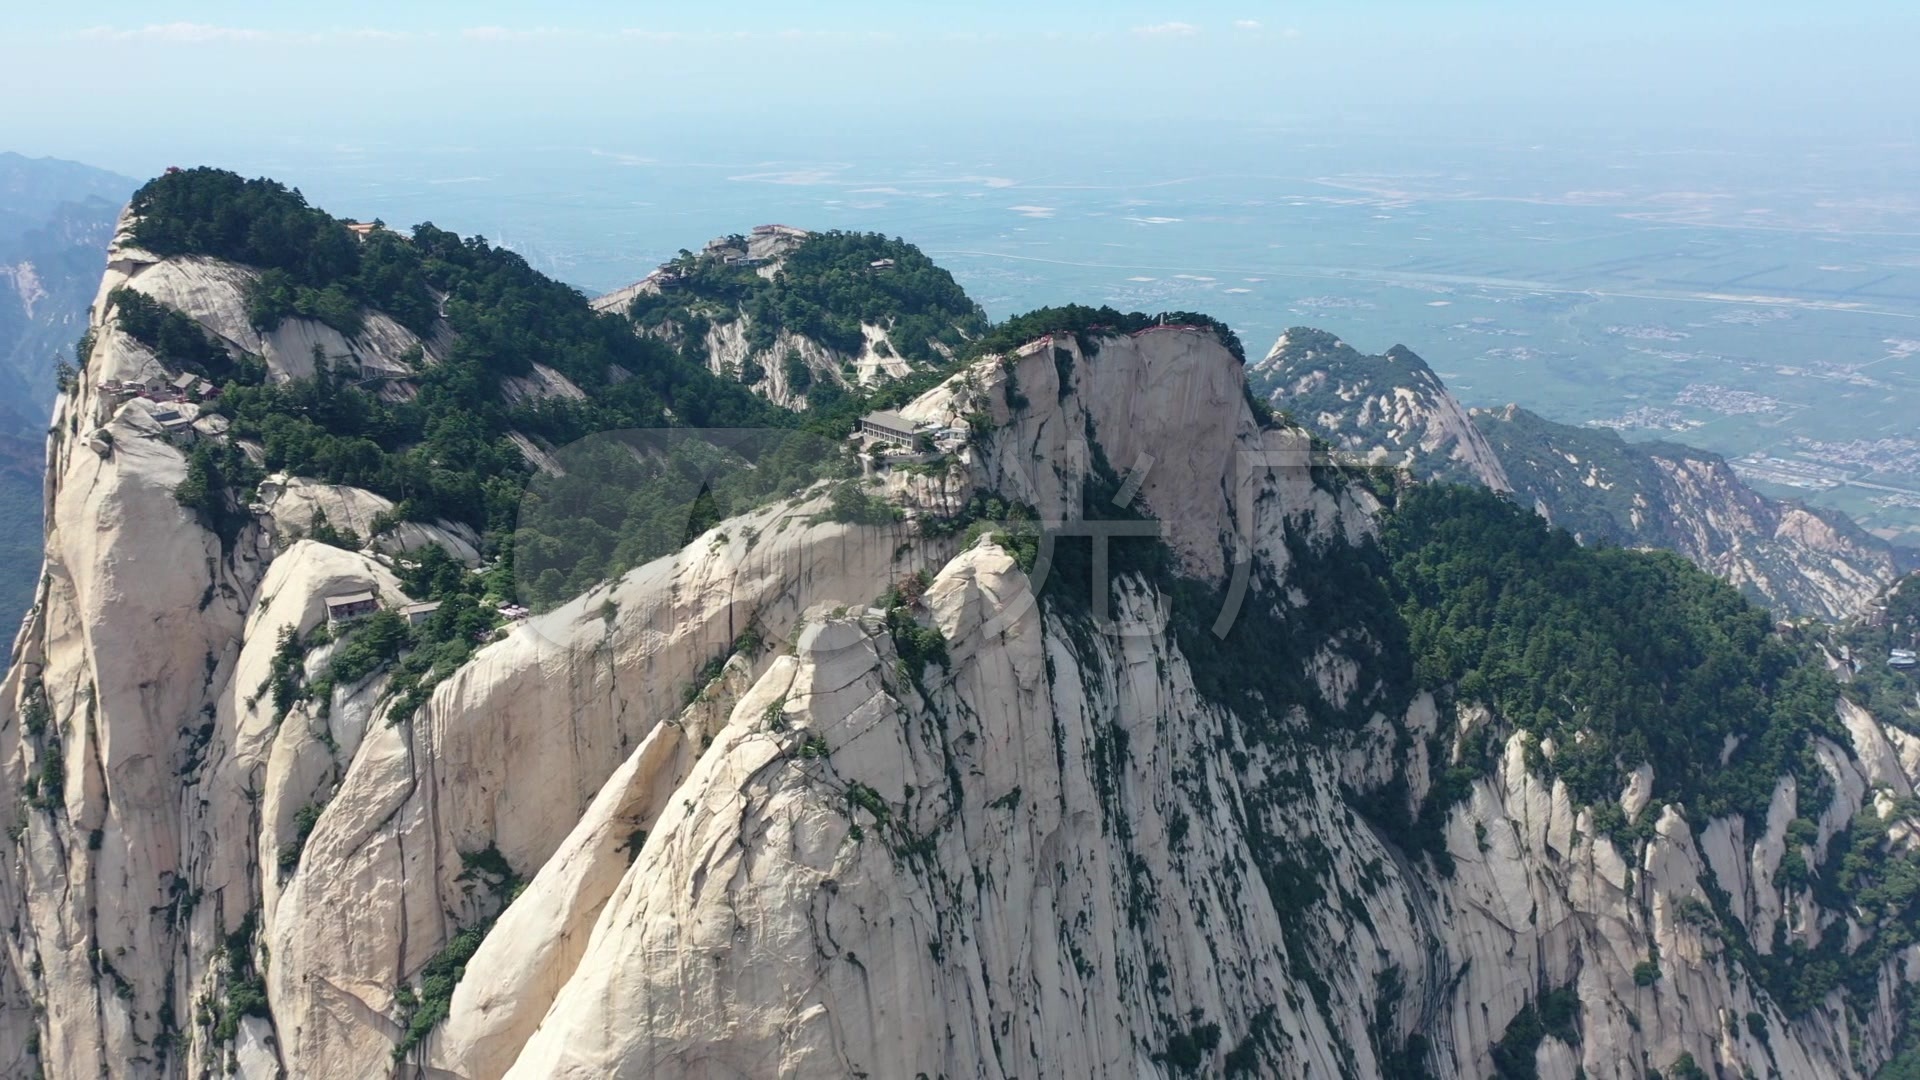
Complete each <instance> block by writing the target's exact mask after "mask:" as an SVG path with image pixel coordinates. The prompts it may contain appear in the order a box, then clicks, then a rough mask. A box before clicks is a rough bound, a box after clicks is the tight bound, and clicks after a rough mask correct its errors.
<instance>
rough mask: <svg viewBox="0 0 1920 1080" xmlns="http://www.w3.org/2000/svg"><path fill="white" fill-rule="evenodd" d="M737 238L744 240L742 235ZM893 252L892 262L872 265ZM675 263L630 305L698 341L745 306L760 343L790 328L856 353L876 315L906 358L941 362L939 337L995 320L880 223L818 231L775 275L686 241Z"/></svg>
mask: <svg viewBox="0 0 1920 1080" xmlns="http://www.w3.org/2000/svg"><path fill="white" fill-rule="evenodd" d="M736 240H737V241H738V242H739V243H740V244H741V245H742V247H744V240H740V239H739V238H736ZM886 260H891V262H892V265H890V266H883V267H876V266H874V265H873V264H874V263H876V262H883V261H886ZM667 270H668V271H669V272H670V274H671V275H672V277H671V280H670V281H668V282H667V283H666V284H665V285H664V286H663V288H662V289H661V291H660V292H659V293H658V294H652V295H641V296H639V297H637V298H635V300H634V301H633V304H632V306H631V307H630V308H629V310H628V313H629V315H630V316H631V317H632V318H633V320H634V321H635V322H637V323H639V324H640V325H641V326H644V327H649V328H657V327H660V326H663V325H664V324H666V323H667V322H669V321H671V322H673V323H675V324H677V325H678V326H679V327H680V328H681V330H682V333H683V335H684V338H685V339H686V340H687V343H688V347H690V348H696V349H703V348H704V346H703V345H701V344H699V343H698V339H701V338H704V336H705V334H706V328H707V326H708V325H710V323H711V322H712V321H721V322H725V321H728V320H730V319H732V318H733V317H734V316H735V313H736V312H744V313H745V314H746V316H747V318H748V329H747V344H748V346H749V347H750V348H751V349H753V351H755V352H762V351H764V350H767V349H770V348H772V347H773V344H774V340H775V338H776V337H777V335H778V333H779V331H780V330H783V329H784V330H788V331H791V332H792V333H795V334H798V335H800V336H802V337H806V338H810V339H812V340H814V341H817V342H819V343H821V344H822V345H825V346H827V347H828V348H830V349H833V350H835V351H836V352H839V353H842V354H845V355H853V354H857V353H859V352H860V351H861V350H862V349H863V348H865V345H866V335H865V334H864V333H863V332H862V330H861V324H862V323H870V324H875V325H879V326H884V327H888V328H889V337H890V339H891V340H892V342H893V344H894V346H895V347H896V348H897V349H898V350H899V352H900V355H901V356H902V357H904V358H905V359H907V360H911V361H918V362H921V363H936V362H938V361H940V360H942V359H944V357H943V356H942V355H941V353H940V352H939V350H938V349H936V346H941V347H944V348H945V349H947V350H948V351H949V352H952V351H955V350H958V349H959V348H960V347H962V346H963V345H965V343H966V341H967V340H968V339H969V338H970V337H975V336H978V335H979V334H980V333H981V332H982V331H984V330H985V329H986V326H987V320H986V316H985V314H984V313H983V312H982V311H981V310H980V306H979V305H978V304H976V303H974V302H973V300H972V299H971V298H970V297H968V296H967V294H966V290H964V289H962V288H961V287H960V285H959V284H958V283H957V282H955V281H954V280H953V275H952V274H949V273H948V272H947V271H945V270H942V269H941V268H940V267H938V266H936V265H934V262H933V260H932V259H929V258H927V256H926V255H925V253H923V252H922V251H921V250H920V249H919V248H917V247H914V246H913V245H912V244H909V243H907V242H906V241H904V240H900V239H897V238H895V239H888V238H887V237H884V236H881V235H880V234H878V233H854V232H821V233H814V234H812V235H811V236H808V237H807V238H806V239H805V240H803V241H801V242H800V243H799V245H798V246H797V247H795V248H794V250H793V251H791V252H790V253H788V254H787V256H786V258H785V259H784V261H783V262H782V265H781V268H780V271H779V272H778V273H777V274H775V275H774V276H773V278H772V279H771V280H768V279H766V278H763V277H761V276H760V275H759V274H758V273H757V272H756V271H755V269H754V267H752V266H749V265H745V264H742V263H731V264H730V263H728V262H726V261H725V259H723V258H722V257H721V256H720V255H719V254H701V255H694V254H693V253H691V252H686V251H683V252H681V253H680V257H679V258H677V259H675V260H674V261H673V262H671V263H668V264H667ZM699 359H701V360H704V356H700V357H699ZM797 361H798V357H796V356H793V355H789V356H788V357H787V358H786V361H785V363H786V374H787V379H788V383H789V385H790V386H793V387H794V388H795V390H796V392H798V393H801V394H806V393H807V392H808V389H809V384H810V383H811V382H812V376H811V373H809V372H808V371H807V369H806V366H805V365H804V364H798V363H797ZM796 366H797V368H798V370H796ZM742 374H743V376H744V374H745V373H744V372H743V373H742ZM748 381H749V382H753V381H757V380H748ZM812 404H814V405H816V406H818V405H819V404H820V403H819V402H817V401H815V402H812Z"/></svg>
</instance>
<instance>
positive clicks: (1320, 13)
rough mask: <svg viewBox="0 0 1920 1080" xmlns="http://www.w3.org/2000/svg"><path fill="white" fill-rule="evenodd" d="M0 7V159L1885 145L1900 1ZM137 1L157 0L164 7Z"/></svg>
mask: <svg viewBox="0 0 1920 1080" xmlns="http://www.w3.org/2000/svg"><path fill="white" fill-rule="evenodd" d="M1567 7H1568V5H1563V4H1552V5H1548V4H1541V3H1539V2H1538V0H1528V2H1509V0H1337V2H1335V0H1290V2H1273V0H1265V2H1262V0H1191V2H1183V0H1124V2H1118V3H1096V2H1088V0H1043V2H1035V0H1024V2H1023V0H973V2H970V3H966V4H947V3H901V2H898V0H894V2H888V3H881V2H874V0H839V2H828V0H821V2H815V3H810V4H805V5H799V4H793V3H790V2H774V0H733V2H730V3H727V4H695V3H687V2H684V0H682V2H677V3H671V4H667V3H655V2H639V3H635V2H632V0H629V2H625V3H614V2H601V0H590V2H554V3H547V4H541V5H526V4H506V3H500V2H497V0H468V2H460V3H452V2H438V0H426V2H411V0H410V2H408V3H405V4H400V3H394V2H392V0H384V2H372V0H332V2H329V3H326V4H311V3H302V4H293V3H288V4H273V5H262V4H258V3H237V2H212V0H203V2H198V3H173V4H164V5H155V4H152V3H150V2H143V3H127V2H122V0H93V2H89V3H87V4H80V5H74V4H56V3H51V2H45V0H14V2H13V3H10V4H8V5H7V8H8V11H7V14H6V15H5V16H4V22H5V24H6V29H5V33H4V34H0V101H6V102H8V105H7V107H6V108H5V110H4V116H3V117H0V149H13V150H17V151H20V152H23V153H28V154H49V155H55V156H62V157H70V158H75V159H78V160H84V161H88V162H89V163H93V164H98V165H102V166H104V167H108V168H117V169H120V170H122V171H126V172H130V173H134V174H136V175H144V174H150V173H152V172H154V171H156V169H157V168H158V167H163V166H164V165H165V164H167V163H170V162H172V161H175V160H182V159H191V160H200V159H204V158H208V157H217V156H219V154H220V153H221V152H222V151H223V150H229V149H231V148H232V147H234V146H238V145H246V144H248V143H250V142H257V141H259V140H272V139H286V138H296V137H297V138H305V139H312V140H336V141H342V140H345V141H361V142H382V143H388V144H409V145H426V144H430V143H433V142H435V141H454V142H463V143H472V142H476V141H479V142H485V143H487V144H489V145H497V146H500V147H510V146H533V145H539V144H540V143H542V142H551V141H567V142H582V141H588V140H604V138H605V137H606V136H607V135H609V134H613V135H618V136H621V137H623V138H627V139H630V140H633V141H636V142H645V141H648V140H655V141H664V140H674V141H676V142H679V143H682V144H686V143H690V142H693V141H697V140H703V139H704V140H708V141H711V142H714V143H725V142H728V141H735V142H737V141H740V140H752V139H765V140H769V141H784V142H786V143H789V144H796V143H805V142H806V141H809V140H811V141H814V142H816V143H819V142H832V141H834V140H847V139H865V140H869V141H872V140H880V139H886V138H898V137H902V136H903V135H911V136H915V137H931V138H935V139H940V140H951V141H952V142H954V143H955V144H968V145H988V144H992V143H993V142H995V141H996V140H1004V141H1008V142H1020V143H1022V144H1024V145H1027V146H1029V147H1032V146H1036V145H1045V144H1046V143H1047V142H1048V141H1049V140H1060V141H1062V142H1063V143H1065V142H1069V141H1072V140H1086V139H1101V138H1106V139H1109V141H1110V140H1111V139H1112V138H1116V137H1119V136H1122V135H1127V134H1135V133H1139V132H1142V131H1151V132H1155V133H1160V134H1177V135H1178V136H1180V137H1181V138H1191V139H1198V140H1216V141H1218V140H1230V139H1231V138H1232V137H1233V136H1234V134H1235V132H1236V131H1240V130H1245V129H1247V128H1249V127H1254V126H1267V127H1274V126H1287V127H1298V128H1301V129H1303V130H1311V129H1314V128H1319V129H1323V130H1343V129H1367V130H1371V131H1379V132H1384V133H1391V132H1393V131H1396V130H1402V131H1405V132H1408V133H1409V134H1419V135H1425V136H1433V135H1442V136H1444V135H1446V134H1449V133H1456V132H1457V133H1459V134H1462V135H1470V134H1485V133H1489V132H1541V133H1554V134H1558V135H1561V136H1563V137H1568V136H1578V135H1581V134H1583V133H1593V134H1595V135H1598V136H1606V137H1619V136H1622V135H1628V136H1638V135H1645V136H1646V137H1647V138H1650V139H1651V138H1661V139H1669V140H1677V141H1680V142H1685V141H1687V140H1689V139H1697V138H1701V137H1721V136H1727V137H1733V136H1745V137H1752V136H1759V137H1767V136H1772V135H1786V134H1793V135H1829V136H1831V135H1835V134H1838V133H1848V134H1850V135H1852V136H1854V137H1862V138H1882V139H1895V140H1909V139H1912V138H1914V137H1915V135H1916V130H1915V128H1916V118H1915V110H1914V109H1913V108H1912V102H1913V101H1915V100H1920V65H1916V64H1915V63H1914V62H1913V55H1914V54H1915V52H1916V48H1915V46H1917V45H1920V5H1916V4H1912V3H1894V2H1881V0H1843V2H1835V3H1825V4H1784V3H1775V2H1769V0H1748V2H1744V3H1738V4H1735V3H1727V2H1723V0H1696V2H1692V3H1688V4H1685V5H1674V4H1671V3H1668V2H1649V0H1615V2H1612V3H1608V4H1588V5H1581V7H1582V8H1583V9H1584V10H1579V11H1568V10H1565V9H1566V8H1567ZM163 8H164V10H161V9H163Z"/></svg>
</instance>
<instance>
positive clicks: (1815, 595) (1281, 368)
mask: <svg viewBox="0 0 1920 1080" xmlns="http://www.w3.org/2000/svg"><path fill="white" fill-rule="evenodd" d="M1253 371H1254V373H1255V374H1256V375H1257V376H1258V377H1259V379H1260V380H1261V382H1262V388H1263V390H1264V391H1265V392H1266V393H1267V394H1268V396H1269V397H1270V399H1271V400H1272V402H1273V403H1274V404H1275V405H1276V406H1277V407H1278V406H1287V407H1289V408H1292V409H1293V410H1294V411H1295V413H1296V415H1298V417H1299V419H1300V420H1301V421H1302V422H1303V423H1305V424H1307V426H1309V427H1311V428H1313V429H1315V430H1316V431H1318V432H1320V433H1321V434H1322V435H1324V436H1325V437H1326V438H1328V439H1329V440H1331V441H1333V442H1334V444H1335V445H1337V446H1341V447H1344V448H1347V449H1352V450H1360V451H1366V450H1373V449H1376V448H1377V449H1382V450H1392V451H1400V452H1403V453H1406V454H1408V455H1409V459H1410V462H1411V465H1412V467H1413V468H1414V469H1415V470H1416V471H1417V472H1418V473H1419V474H1420V475H1422V476H1425V477H1430V478H1433V479H1437V480H1443V481H1447V480H1452V481H1464V482H1470V483H1477V484H1480V485H1481V486H1485V487H1489V488H1492V489H1494V490H1498V491H1507V492H1510V493H1511V494H1512V496H1513V497H1514V498H1515V499H1516V500H1517V501H1519V502H1520V503H1521V504H1522V505H1527V506H1531V507H1532V508H1533V509H1534V510H1535V512H1537V513H1539V514H1540V515H1541V516H1542V517H1544V518H1546V519H1547V520H1548V521H1549V522H1552V523H1553V524H1555V525H1558V526H1560V527H1562V528H1565V529H1567V530H1568V531H1569V532H1571V533H1573V534H1574V535H1575V536H1576V537H1578V538H1579V539H1581V540H1582V542H1586V543H1595V542H1604V543H1612V544H1621V545H1624V546H1628V547H1647V548H1657V549H1662V550H1670V551H1677V552H1679V553H1680V554H1682V555H1685V556H1686V557H1687V558H1688V559H1690V560H1692V561H1693V562H1694V563H1696V564H1697V565H1699V566H1700V567H1702V568H1703V569H1705V570H1707V571H1708V572H1710V573H1712V574H1714V575H1716V576H1718V577H1721V578H1723V579H1725V580H1727V581H1730V582H1732V583H1733V584H1734V585H1735V586H1736V587H1737V588H1740V589H1741V590H1742V591H1744V592H1746V593H1747V594H1748V595H1749V596H1750V597H1752V598H1753V599H1755V600H1757V601H1759V602H1761V603H1763V604H1765V605H1767V606H1770V607H1773V608H1775V609H1776V610H1778V611H1780V612H1781V613H1782V614H1783V615H1787V616H1797V615H1807V614H1810V615H1816V616H1819V617H1822V618H1826V619H1843V618H1847V617H1851V616H1854V615H1858V614H1860V613H1862V612H1864V611H1865V610H1866V608H1867V605H1868V604H1869V603H1871V602H1872V601H1873V599H1874V598H1875V597H1876V596H1877V595H1878V594H1879V593H1880V592H1882V591H1883V590H1885V589H1886V588H1887V587H1888V586H1890V585H1891V584H1892V583H1893V582H1894V581H1895V580H1896V579H1898V577H1899V576H1900V575H1901V574H1902V573H1903V572H1904V571H1906V570H1907V569H1911V568H1912V566H1913V560H1912V559H1911V558H1908V557H1906V556H1905V555H1903V553H1901V552H1900V551H1898V550H1897V549H1895V548H1894V547H1893V546H1892V545H1890V544H1887V543H1885V542H1884V541H1881V540H1880V539H1879V538H1877V537H1874V536H1871V535H1870V534H1868V533H1866V532H1865V531H1864V530H1862V529H1860V528H1859V527H1858V526H1856V525H1854V524H1853V522H1852V521H1851V519H1849V518H1847V516H1846V515H1845V514H1842V513H1840V512H1839V511H1828V510H1817V509H1814V508H1811V507H1808V506H1805V505H1802V504H1798V503H1790V502H1780V501H1777V500H1774V499H1770V498H1767V497H1766V496H1763V495H1761V494H1759V493H1758V492H1755V491H1753V490H1752V489H1751V488H1749V487H1747V485H1746V484H1745V483H1744V482H1742V481H1741V480H1740V478H1739V477H1738V476H1736V475H1734V473H1733V471H1732V469H1730V468H1729V467H1728V466H1727V464H1726V462H1725V460H1724V459H1722V458H1721V457H1720V456H1719V455H1717V454H1714V453H1712V452H1710V451H1705V450H1698V449H1695V448H1692V447H1687V446H1683V445H1681V444H1679V443H1669V442H1658V443H1639V442H1628V441H1627V440H1625V439H1623V438H1621V437H1620V436H1619V435H1618V434H1617V433H1615V432H1612V431H1606V430H1596V429H1592V428H1582V427H1575V426H1572V425H1567V424H1559V423H1556V422H1554V421H1551V420H1547V419H1546V418H1544V417H1541V416H1539V415H1538V414H1535V413H1532V412H1529V411H1527V410H1526V409H1524V408H1521V407H1520V406H1518V405H1507V406H1505V407H1503V408H1497V409H1478V408H1477V409H1473V410H1467V409H1464V408H1462V407H1461V406H1460V403H1459V402H1458V401H1457V400H1455V399H1454V397H1453V395H1452V393H1451V392H1450V391H1448V390H1447V388H1446V385H1445V383H1444V382H1443V381H1442V380H1441V379H1440V377H1439V376H1438V375H1437V374H1436V373H1434V371H1433V370H1432V369H1431V368H1430V367H1428V366H1427V364H1426V362H1425V361H1424V360H1422V359H1420V357H1419V356H1418V355H1417V354H1415V353H1414V352H1413V351H1412V350H1410V349H1407V348H1405V347H1404V346H1398V345H1396V346H1394V348H1393V349H1391V350H1389V351H1388V352H1387V353H1386V354H1384V355H1381V356H1367V355H1365V354H1362V353H1360V352H1359V351H1358V350H1355V349H1353V348H1352V347H1351V346H1349V345H1347V344H1346V343H1345V342H1342V341H1340V340H1339V339H1338V338H1336V337H1334V336H1333V335H1331V334H1328V333H1326V332H1324V331H1318V330H1312V329H1308V328H1295V329H1292V330H1289V331H1287V332H1286V333H1285V334H1283V335H1282V336H1281V338H1280V339H1279V341H1278V342H1276V344H1275V345H1274V348H1273V350H1272V351H1271V352H1270V353H1269V355H1268V356H1267V358H1266V359H1265V360H1263V361H1262V362H1261V363H1260V364H1259V365H1257V366H1256V367H1255V368H1254V369H1253Z"/></svg>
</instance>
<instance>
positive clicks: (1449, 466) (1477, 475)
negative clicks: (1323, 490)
mask: <svg viewBox="0 0 1920 1080" xmlns="http://www.w3.org/2000/svg"><path fill="white" fill-rule="evenodd" d="M1247 378H1248V381H1249V382H1250V383H1252V384H1253V385H1255V386H1256V387H1258V388H1260V389H1261V390H1262V392H1263V393H1264V394H1265V395H1266V397H1267V398H1268V399H1269V400H1270V401H1272V403H1273V405H1274V407H1275V408H1280V409H1286V410H1288V411H1289V412H1290V413H1291V414H1292V415H1293V417H1294V418H1295V419H1296V420H1298V421H1299V422H1300V423H1302V424H1305V425H1306V426H1307V427H1309V428H1311V429H1313V430H1314V431H1316V432H1319V433H1320V434H1322V435H1324V436H1325V437H1326V438H1328V439H1330V440H1332V442H1333V443H1334V444H1335V445H1336V446H1338V447H1340V448H1341V449H1344V450H1349V451H1354V452H1357V453H1360V454H1376V453H1382V452H1391V453H1398V454H1400V455H1404V456H1405V457H1407V458H1409V459H1411V463H1412V464H1413V466H1414V467H1415V468H1416V469H1418V470H1419V471H1420V472H1421V473H1422V474H1423V475H1429V476H1434V477H1437V478H1439V479H1443V480H1449V481H1455V482H1460V483H1474V484H1480V485H1482V486H1484V487H1490V488H1492V489H1494V490H1495V491H1507V490H1510V489H1511V485H1510V484H1509V483H1508V482H1507V475H1506V471H1505V470H1504V469H1503V468H1502V467H1501V464H1500V458H1499V457H1498V456H1497V455H1496V454H1495V453H1494V451H1493V448H1492V447H1490V446H1488V445H1487V440H1486V438H1485V437H1484V436H1482V435H1481V434H1480V431H1479V429H1478V428H1476V427H1474V425H1473V421H1472V420H1470V419H1469V418H1468V416H1467V410H1465V409H1463V408H1461V407H1460V403H1459V402H1458V401H1456V400H1454V397H1453V395H1452V394H1450V393H1448V392H1447V388H1446V386H1445V384H1443V383H1442V382H1441V381H1440V376H1438V375H1436V374H1434V373H1433V369H1432V368H1430V367H1428V366H1427V363H1426V361H1424V360H1422V359H1420V357H1418V356H1416V355H1414V353H1413V352H1412V350H1410V349H1408V348H1406V347H1405V346H1401V345H1396V346H1394V347H1393V348H1391V349H1388V350H1387V352H1386V354H1385V355H1383V356H1367V355H1364V354H1362V353H1361V352H1360V351H1359V350H1357V349H1355V348H1354V347H1353V346H1351V345H1348V344H1347V343H1346V342H1344V341H1341V340H1340V339H1339V338H1336V337H1334V336H1333V335H1332V334H1329V333H1327V332H1326V331H1324V330H1313V329H1310V328H1307V327H1299V326H1296V327H1294V328H1292V329H1290V330H1288V331H1287V332H1286V333H1284V334H1281V335H1280V338H1279V340H1278V341H1275V342H1274V344H1273V348H1272V349H1271V350H1269V351H1268V353H1267V355H1266V358H1265V359H1263V360H1261V361H1260V362H1259V363H1258V364H1255V365H1254V366H1253V367H1252V368H1251V369H1249V371H1248V373H1247Z"/></svg>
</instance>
